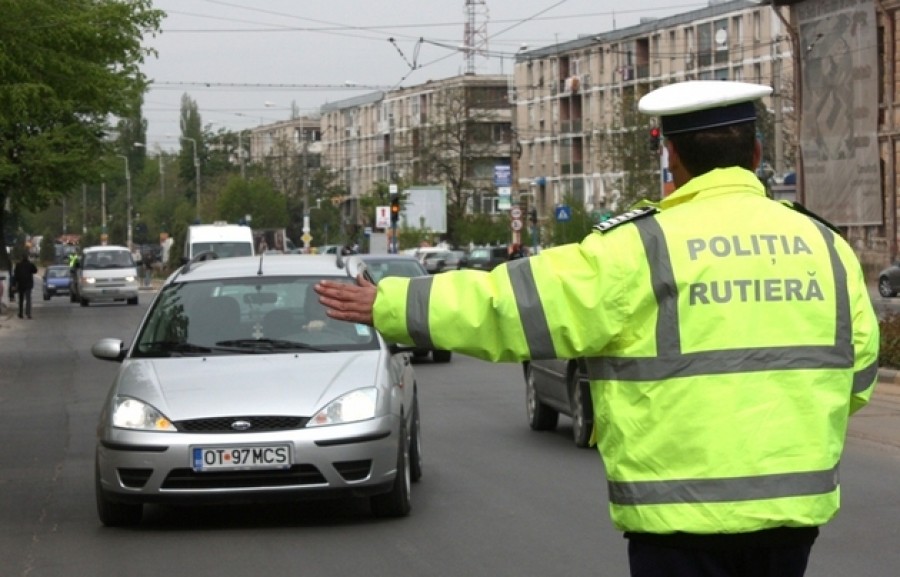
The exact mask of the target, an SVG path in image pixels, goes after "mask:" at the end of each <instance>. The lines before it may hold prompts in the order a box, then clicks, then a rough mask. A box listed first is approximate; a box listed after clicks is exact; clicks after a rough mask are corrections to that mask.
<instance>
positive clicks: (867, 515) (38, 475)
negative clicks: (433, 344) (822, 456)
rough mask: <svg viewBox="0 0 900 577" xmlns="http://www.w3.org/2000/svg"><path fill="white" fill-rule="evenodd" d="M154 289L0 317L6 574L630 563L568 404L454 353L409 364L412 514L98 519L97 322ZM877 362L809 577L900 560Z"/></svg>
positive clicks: (117, 322)
mask: <svg viewBox="0 0 900 577" xmlns="http://www.w3.org/2000/svg"><path fill="white" fill-rule="evenodd" d="M147 296H149V295H147ZM147 301H148V299H146V298H145V295H144V294H143V293H142V302H141V305H140V306H137V307H128V306H124V305H109V306H91V307H88V308H83V307H79V306H77V305H73V304H70V303H68V300H67V299H61V298H60V299H54V300H52V301H50V302H48V303H44V302H43V301H40V299H38V300H37V301H35V314H34V320H32V321H27V320H21V321H20V320H19V319H16V318H11V319H5V318H0V440H2V443H0V575H2V576H3V577H62V576H66V577H69V576H72V575H85V576H91V577H145V576H146V577H151V576H152V577H157V576H158V575H160V574H163V575H191V576H192V577H206V576H209V577H212V576H216V577H222V576H235V577H237V576H243V575H250V574H254V575H255V574H259V573H261V572H265V573H267V574H272V575H297V574H304V575H306V574H322V575H372V576H376V577H380V576H388V575H406V576H423V577H425V576H427V577H434V576H436V577H443V576H447V577H451V576H452V577H458V576H459V575H471V576H473V577H481V576H484V577H487V576H490V577H495V576H505V575H516V576H525V577H531V576H534V577H538V576H541V577H543V576H545V575H572V576H595V575H602V576H623V575H627V561H626V555H625V542H624V540H623V539H622V537H621V535H620V534H619V533H617V532H616V531H615V530H614V529H613V528H612V526H611V524H610V522H609V517H608V515H607V510H606V488H605V483H604V481H603V468H602V463H601V461H600V458H599V457H598V455H597V454H596V452H595V451H593V450H591V449H583V450H580V449H577V448H575V447H574V444H573V443H572V441H571V438H570V437H571V426H570V423H569V421H568V420H567V419H564V418H563V419H561V424H560V427H559V428H558V429H557V430H556V431H552V432H545V433H536V432H533V431H531V430H529V428H528V426H527V424H526V420H525V414H524V412H525V411H524V384H523V382H522V375H521V371H520V369H519V367H518V366H516V365H492V364H489V363H484V362H481V361H476V360H473V359H470V358H466V357H463V356H454V358H453V360H452V362H451V363H449V364H446V365H440V364H431V363H422V364H418V365H416V372H417V382H418V384H419V387H420V402H421V410H422V425H423V449H424V458H425V471H424V477H423V479H422V482H421V483H418V484H416V485H415V486H414V488H413V512H412V514H411V516H410V517H408V518H405V519H400V520H375V519H373V518H372V517H371V516H370V515H369V511H368V507H367V505H366V503H365V502H326V503H321V504H310V503H306V504H299V505H289V506H241V507H216V508H199V509H197V508H167V507H151V508H149V509H148V512H147V515H146V520H145V522H144V523H143V524H142V525H141V526H140V527H138V528H135V529H107V528H104V527H102V526H101V525H100V524H99V521H98V520H97V517H96V513H95V510H94V502H93V485H92V479H93V476H92V466H93V443H94V426H95V423H96V418H97V414H98V412H99V408H100V404H101V403H102V399H103V396H104V395H105V393H106V389H107V387H108V384H109V382H110V380H111V378H112V375H113V374H114V372H115V370H116V368H117V365H116V364H115V363H110V362H103V361H99V360H96V359H94V358H93V357H91V355H90V352H89V350H90V346H91V344H92V343H93V342H94V341H96V340H97V339H98V338H101V337H104V336H116V337H120V338H123V339H126V340H130V339H131V335H132V333H133V330H134V327H135V326H136V324H137V322H138V320H139V319H140V317H141V315H142V313H143V311H144V309H145V307H146V304H147ZM883 376H884V377H885V379H890V380H885V381H884V382H882V383H881V384H880V385H879V387H878V389H877V390H876V393H875V396H874V399H873V402H872V403H871V404H870V405H869V406H868V407H866V408H864V409H863V410H862V411H860V413H859V414H857V415H856V416H855V417H854V418H853V420H852V424H851V430H850V433H849V438H848V441H847V450H846V452H845V457H844V460H843V463H842V471H841V473H842V477H841V478H842V499H843V509H842V511H841V513H840V514H839V515H838V517H837V518H836V519H835V520H834V521H833V522H832V523H831V524H829V525H828V526H826V527H825V528H823V530H822V534H821V536H820V538H819V542H818V544H817V546H816V548H815V549H814V552H813V557H812V560H811V563H810V569H809V571H808V573H807V575H808V576H809V577H845V576H847V575H872V576H881V575H894V574H896V572H897V568H898V567H900V548H898V547H897V546H896V545H897V539H898V535H900V497H898V495H900V493H898V491H897V479H900V385H897V384H895V383H894V382H893V375H891V374H887V373H885V374H884V375H883Z"/></svg>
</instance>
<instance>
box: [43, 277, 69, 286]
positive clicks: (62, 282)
mask: <svg viewBox="0 0 900 577" xmlns="http://www.w3.org/2000/svg"><path fill="white" fill-rule="evenodd" d="M69 280H70V279H69V277H53V278H48V279H47V281H46V282H47V284H48V285H53V286H69Z"/></svg>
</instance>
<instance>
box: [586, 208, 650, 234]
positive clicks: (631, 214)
mask: <svg viewBox="0 0 900 577" xmlns="http://www.w3.org/2000/svg"><path fill="white" fill-rule="evenodd" d="M657 212H659V209H658V208H656V207H655V206H642V207H641V208H635V209H633V210H629V211H628V212H623V213H622V214H618V215H616V216H614V217H612V218H610V219H608V220H604V221H603V222H601V223H598V224H595V225H594V230H596V231H598V232H601V233H603V232H608V231H610V230H612V229H614V228H616V227H617V226H619V225H620V224H625V223H627V222H634V221H635V220H638V219H640V218H644V217H645V216H651V215H654V214H656V213H657Z"/></svg>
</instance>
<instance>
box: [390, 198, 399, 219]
mask: <svg viewBox="0 0 900 577" xmlns="http://www.w3.org/2000/svg"><path fill="white" fill-rule="evenodd" d="M398 220H400V195H399V194H392V195H391V224H397V221H398Z"/></svg>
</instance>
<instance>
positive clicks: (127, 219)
mask: <svg viewBox="0 0 900 577" xmlns="http://www.w3.org/2000/svg"><path fill="white" fill-rule="evenodd" d="M116 156H118V157H119V158H121V159H122V160H124V161H125V230H126V233H125V235H126V236H125V244H126V246H127V247H128V250H129V251H131V250H132V246H133V242H132V239H133V232H132V225H131V169H130V168H129V167H128V157H127V156H125V155H124V154H117V155H116Z"/></svg>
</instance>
